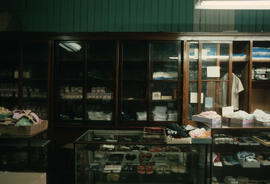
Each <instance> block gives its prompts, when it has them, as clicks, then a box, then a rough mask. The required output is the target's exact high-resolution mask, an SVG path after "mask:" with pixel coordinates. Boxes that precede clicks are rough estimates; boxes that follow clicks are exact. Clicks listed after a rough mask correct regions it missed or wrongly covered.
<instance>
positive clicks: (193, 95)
mask: <svg viewBox="0 0 270 184" xmlns="http://www.w3.org/2000/svg"><path fill="white" fill-rule="evenodd" d="M203 96H204V95H203V93H201V103H203ZM190 103H198V93H197V92H191V93H190Z"/></svg>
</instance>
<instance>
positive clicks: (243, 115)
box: [226, 110, 254, 120]
mask: <svg viewBox="0 0 270 184" xmlns="http://www.w3.org/2000/svg"><path fill="white" fill-rule="evenodd" d="M226 118H234V119H242V120H253V119H254V116H253V114H248V113H247V112H245V111H242V110H240V111H236V112H232V113H230V114H227V115H226Z"/></svg>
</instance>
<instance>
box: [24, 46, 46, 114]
mask: <svg viewBox="0 0 270 184" xmlns="http://www.w3.org/2000/svg"><path fill="white" fill-rule="evenodd" d="M22 58H23V61H22V83H23V85H22V97H23V100H22V108H23V109H30V110H32V111H33V112H35V113H36V114H37V115H38V116H39V117H40V118H41V119H48V115H47V109H48V104H47V92H48V42H46V41H44V42H25V43H23V57H22Z"/></svg>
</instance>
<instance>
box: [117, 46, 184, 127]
mask: <svg viewBox="0 0 270 184" xmlns="http://www.w3.org/2000/svg"><path fill="white" fill-rule="evenodd" d="M120 55H121V57H120V64H121V65H120V81H121V83H120V84H121V86H120V87H121V93H120V100H121V104H120V117H121V122H122V123H123V124H124V123H125V125H128V124H127V122H129V123H130V122H148V123H149V122H150V123H158V122H176V121H179V119H180V114H181V106H180V101H181V95H180V93H181V89H182V85H181V42H180V41H123V42H121V54H120Z"/></svg>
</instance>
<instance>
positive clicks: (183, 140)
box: [165, 136, 192, 144]
mask: <svg viewBox="0 0 270 184" xmlns="http://www.w3.org/2000/svg"><path fill="white" fill-rule="evenodd" d="M165 142H166V143H167V144H191V143H192V139H191V137H185V138H173V137H171V136H165Z"/></svg>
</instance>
